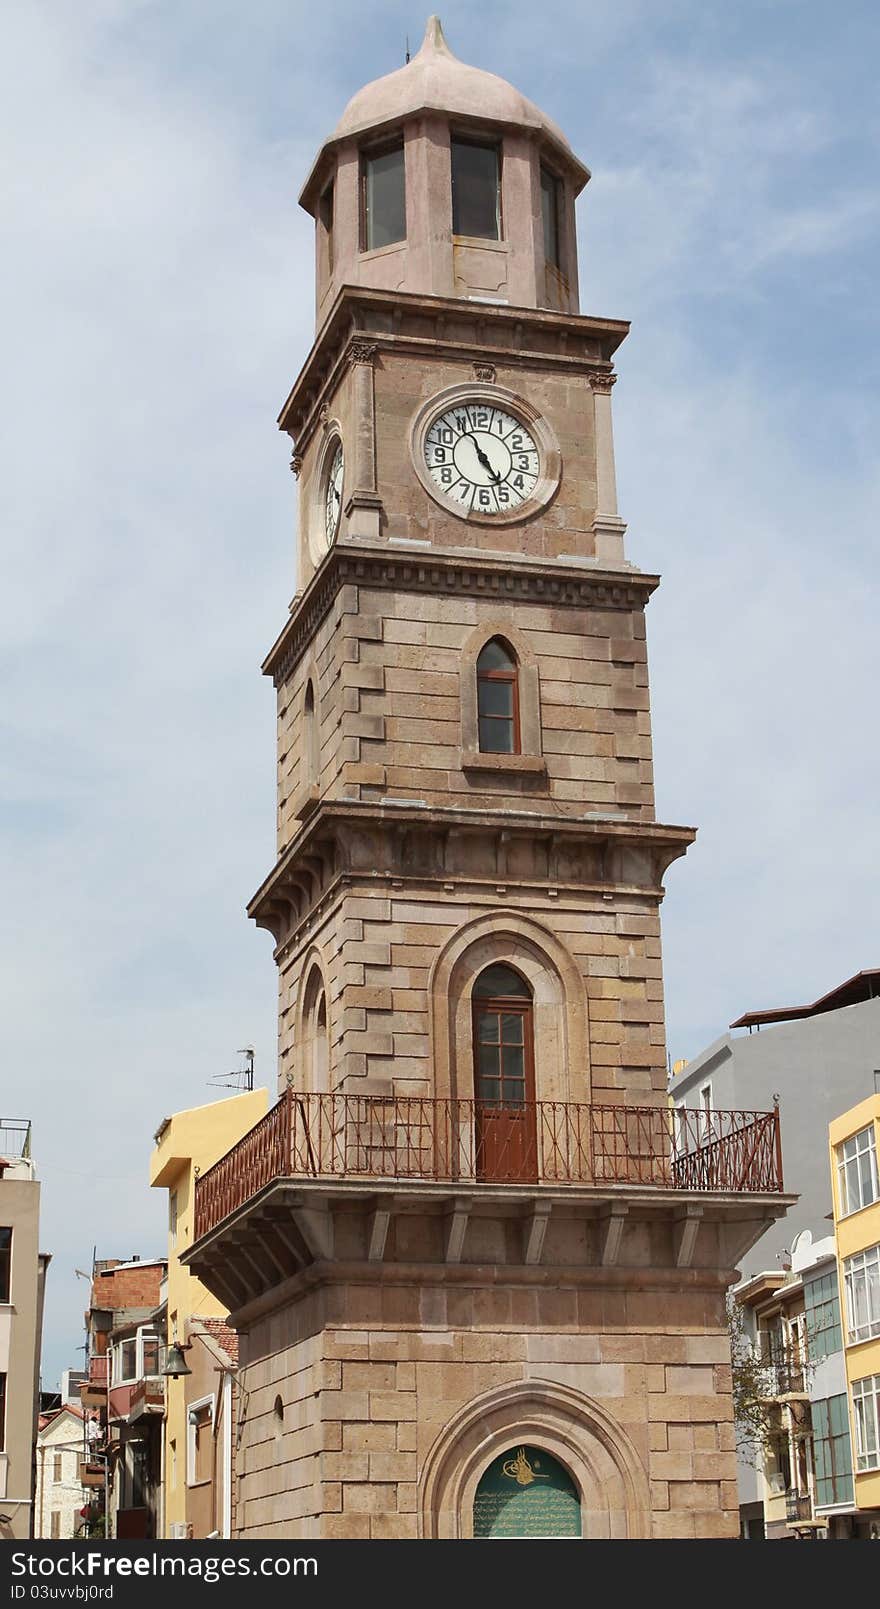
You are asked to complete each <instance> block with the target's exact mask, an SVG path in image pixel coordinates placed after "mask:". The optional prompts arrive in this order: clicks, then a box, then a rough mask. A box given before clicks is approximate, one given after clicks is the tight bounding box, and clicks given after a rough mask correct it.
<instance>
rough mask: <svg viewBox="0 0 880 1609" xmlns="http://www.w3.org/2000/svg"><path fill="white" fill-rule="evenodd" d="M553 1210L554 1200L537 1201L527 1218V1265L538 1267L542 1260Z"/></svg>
mask: <svg viewBox="0 0 880 1609" xmlns="http://www.w3.org/2000/svg"><path fill="white" fill-rule="evenodd" d="M552 1211H553V1203H552V1201H535V1202H534V1203H533V1205H532V1210H531V1212H530V1213H529V1217H528V1220H527V1223H528V1227H527V1229H526V1245H525V1261H526V1264H527V1266H530V1267H532V1268H534V1267H536V1266H537V1264H538V1263H540V1261H541V1257H542V1255H543V1252H544V1240H545V1238H546V1235H547V1225H548V1224H549V1222H550V1214H551V1212H552Z"/></svg>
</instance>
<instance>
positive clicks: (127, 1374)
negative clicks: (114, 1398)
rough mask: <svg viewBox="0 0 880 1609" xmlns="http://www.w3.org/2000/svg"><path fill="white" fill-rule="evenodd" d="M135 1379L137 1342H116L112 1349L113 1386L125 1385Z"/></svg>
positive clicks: (132, 1337)
mask: <svg viewBox="0 0 880 1609" xmlns="http://www.w3.org/2000/svg"><path fill="white" fill-rule="evenodd" d="M136 1379H137V1340H136V1338H135V1337H134V1336H133V1335H132V1336H131V1337H130V1338H129V1340H127V1341H117V1343H116V1345H115V1346H114V1348H113V1384H114V1385H115V1386H120V1385H125V1384H126V1383H127V1382H129V1381H131V1380H136Z"/></svg>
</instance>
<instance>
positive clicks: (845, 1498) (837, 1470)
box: [811, 1394, 853, 1508]
mask: <svg viewBox="0 0 880 1609" xmlns="http://www.w3.org/2000/svg"><path fill="white" fill-rule="evenodd" d="M811 1413H812V1421H813V1459H814V1462H815V1466H816V1504H817V1506H818V1507H820V1508H825V1507H831V1506H832V1505H834V1504H838V1503H851V1502H852V1500H853V1477H852V1448H851V1445H850V1438H849V1417H848V1415H847V1411H846V1396H845V1395H843V1394H841V1395H840V1396H839V1397H826V1398H824V1399H823V1400H822V1401H820V1402H814V1403H813V1404H812V1408H811Z"/></svg>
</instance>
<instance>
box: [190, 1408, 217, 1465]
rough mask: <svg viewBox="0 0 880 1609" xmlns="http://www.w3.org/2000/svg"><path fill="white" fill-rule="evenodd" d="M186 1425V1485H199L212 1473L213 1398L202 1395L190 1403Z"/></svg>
mask: <svg viewBox="0 0 880 1609" xmlns="http://www.w3.org/2000/svg"><path fill="white" fill-rule="evenodd" d="M186 1425H187V1440H186V1482H187V1485H188V1486H199V1485H201V1484H202V1483H203V1482H204V1481H209V1480H211V1478H212V1476H213V1473H214V1466H213V1439H214V1436H213V1433H214V1398H213V1397H202V1398H201V1399H200V1400H199V1401H198V1402H192V1403H190V1405H189V1408H188V1410H187V1415H186Z"/></svg>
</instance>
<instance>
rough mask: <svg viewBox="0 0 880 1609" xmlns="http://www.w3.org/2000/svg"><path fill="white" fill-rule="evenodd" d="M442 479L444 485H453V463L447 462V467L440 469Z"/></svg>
mask: <svg viewBox="0 0 880 1609" xmlns="http://www.w3.org/2000/svg"><path fill="white" fill-rule="evenodd" d="M440 480H441V481H442V483H443V485H444V486H451V485H452V467H451V465H449V464H447V466H446V468H445V469H441V471H440Z"/></svg>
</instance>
